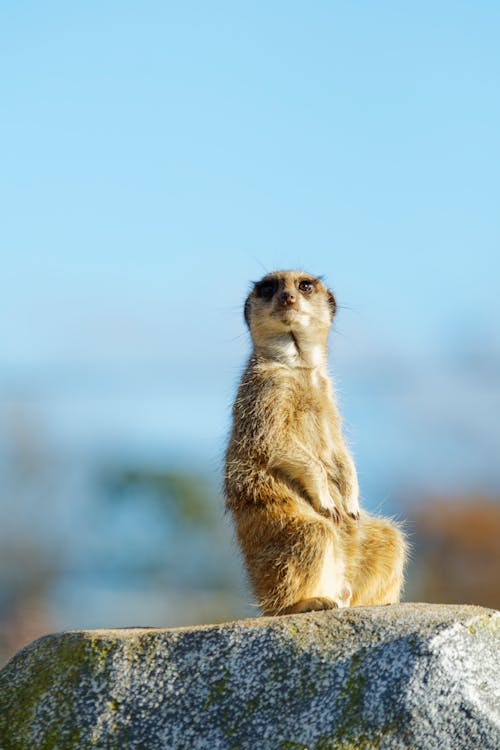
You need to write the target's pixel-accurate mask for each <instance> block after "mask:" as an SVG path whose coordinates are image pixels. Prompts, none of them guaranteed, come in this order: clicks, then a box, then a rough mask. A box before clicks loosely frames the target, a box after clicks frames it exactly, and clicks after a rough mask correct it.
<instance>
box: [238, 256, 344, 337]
mask: <svg viewBox="0 0 500 750" xmlns="http://www.w3.org/2000/svg"><path fill="white" fill-rule="evenodd" d="M335 309H336V303H335V297H334V296H333V294H332V292H331V291H330V290H329V289H327V288H326V287H325V286H324V284H323V283H322V282H321V280H320V279H318V278H316V277H315V276H311V274H308V273H304V272H303V271H273V272H272V273H268V274H267V275H266V276H264V278H263V279H261V280H260V281H257V282H256V283H255V284H254V287H253V289H252V291H251V293H250V295H249V296H248V298H247V300H246V302H245V320H246V322H247V325H248V327H249V328H250V331H251V333H252V336H253V338H254V340H255V339H256V338H258V339H260V338H262V337H266V336H270V335H271V336H272V335H273V334H274V335H276V334H282V333H286V332H287V331H292V332H294V333H300V332H301V331H306V330H310V331H311V332H313V331H318V332H320V331H321V332H322V333H323V332H325V331H327V330H328V329H329V327H330V325H331V323H332V320H333V316H334V315H335Z"/></svg>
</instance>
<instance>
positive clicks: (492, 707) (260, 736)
mask: <svg viewBox="0 0 500 750" xmlns="http://www.w3.org/2000/svg"><path fill="white" fill-rule="evenodd" d="M499 627H500V613H495V612H494V611H493V610H488V609H483V608H481V607H473V606H440V605H429V604H400V605H394V606H389V607H360V608H356V609H345V610H336V611H330V612H317V613H308V614H302V615H291V616H288V617H276V618H259V619H253V620H241V621H239V622H233V623H228V624H225V625H216V626H203V627H194V628H179V629H170V630H163V629H142V628H141V629H128V630H96V631H85V630H82V631H72V632H66V633H61V634H59V635H50V636H47V637H45V638H41V639H40V640H38V641H35V642H34V643H32V644H31V645H30V646H28V647H27V648H25V649H24V650H23V651H21V652H19V653H18V654H17V655H16V656H14V657H13V659H11V661H10V662H9V663H8V664H7V665H6V666H5V667H4V669H3V670H2V672H0V748H1V750H21V748H22V749H23V750H31V749H32V748H33V749H34V748H37V749H38V748H39V749H40V750H49V749H50V750H53V749H54V750H57V749H59V750H65V749H66V748H75V749H76V748H77V749H78V750H86V749H87V748H106V750H114V749H115V748H116V749H119V750H128V749H129V748H130V749H132V748H134V749H135V748H137V749H139V748H140V750H160V749H161V750H164V749H165V750H166V749H168V750H170V749H171V748H172V749H174V748H175V750H181V748H183V749H186V750H187V749H188V748H189V749H190V750H191V748H207V749H208V750H217V749H218V748H224V749H225V748H227V749H228V750H229V748H235V749H236V748H248V749H249V750H265V749H266V748H272V749H274V748H276V749H279V750H299V748H308V749H309V750H313V749H314V750H327V749H328V748H343V749H345V750H364V749H368V748H387V749H391V748H419V749H420V748H422V749H424V750H425V749H426V748H429V750H440V749H441V748H443V749H446V748H449V749H450V750H467V748H471V750H472V749H473V750H488V749H489V748H491V749H492V750H493V748H494V749H495V750H498V748H499V747H500V711H499V702H500V693H499V682H500V680H499V672H498V666H499V664H498V633H499Z"/></svg>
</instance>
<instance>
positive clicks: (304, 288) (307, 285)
mask: <svg viewBox="0 0 500 750" xmlns="http://www.w3.org/2000/svg"><path fill="white" fill-rule="evenodd" d="M299 289H300V291H301V292H303V293H304V294H310V293H311V292H312V290H313V289H314V284H313V283H312V281H307V279H302V281H299Z"/></svg>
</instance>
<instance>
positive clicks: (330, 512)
mask: <svg viewBox="0 0 500 750" xmlns="http://www.w3.org/2000/svg"><path fill="white" fill-rule="evenodd" d="M319 505H320V513H322V515H324V516H326V517H327V518H331V519H332V521H333V522H334V523H340V521H341V514H340V511H339V509H338V508H337V506H336V505H335V501H334V499H333V498H332V497H331V495H330V494H329V493H325V494H324V495H321V497H320V498H319Z"/></svg>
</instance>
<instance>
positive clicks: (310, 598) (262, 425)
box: [225, 271, 406, 615]
mask: <svg viewBox="0 0 500 750" xmlns="http://www.w3.org/2000/svg"><path fill="white" fill-rule="evenodd" d="M267 282H269V284H267ZM308 282H309V283H308ZM263 284H264V286H262V285H263ZM266 284H267V287H266ZM301 289H302V291H301ZM262 290H264V292H266V294H263V293H262ZM270 290H271V292H272V294H271V296H269V295H270ZM273 290H274V291H273ZM334 313H335V299H334V297H333V295H332V293H331V292H330V291H329V290H328V289H327V288H326V287H325V286H324V285H323V283H322V282H321V280H320V279H317V278H315V277H314V276H311V275H310V274H307V273H304V272H302V271H275V272H273V273H271V274H268V275H267V276H265V277H264V279H262V280H261V281H260V282H257V283H256V284H255V285H254V287H253V290H252V292H251V293H250V295H249V297H248V299H247V301H246V304H245V318H246V320H247V323H248V325H249V328H250V332H251V335H252V342H253V352H252V355H251V357H250V360H249V362H248V365H247V368H246V370H245V372H244V374H243V377H242V379H241V383H240V386H239V390H238V394H237V397H236V401H235V404H234V407H233V429H232V433H231V438H230V441H229V446H228V449H227V454H226V474H225V491H226V498H227V507H228V509H229V510H230V511H231V512H232V514H233V517H234V521H235V526H236V533H237V537H238V540H239V543H240V545H241V549H242V552H243V556H244V560H245V563H246V567H247V571H248V576H249V579H250V583H251V585H252V588H253V590H254V593H255V596H256V598H257V600H258V603H259V606H260V608H261V610H262V612H263V613H264V614H272V615H275V614H286V613H291V612H303V611H307V610H312V609H328V608H332V607H344V606H349V605H351V606H355V605H366V604H390V603H392V602H397V601H399V596H400V591H401V586H402V583H403V566H404V559H405V550H406V544H405V540H404V536H403V534H402V532H401V531H400V530H399V529H398V527H397V526H396V525H395V524H394V523H393V522H391V521H389V520H387V519H384V518H376V517H373V516H370V515H369V514H368V513H366V512H364V511H362V510H361V511H360V510H359V504H358V481H357V476H356V470H355V467H354V463H353V460H352V458H351V455H350V453H349V450H348V448H347V446H346V443H345V440H344V438H343V435H342V431H341V419H340V416H339V412H338V409H337V405H336V402H335V397H334V393H333V388H332V384H331V382H330V379H329V377H328V374H327V337H328V332H329V329H330V326H331V323H332V319H333V316H334Z"/></svg>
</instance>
